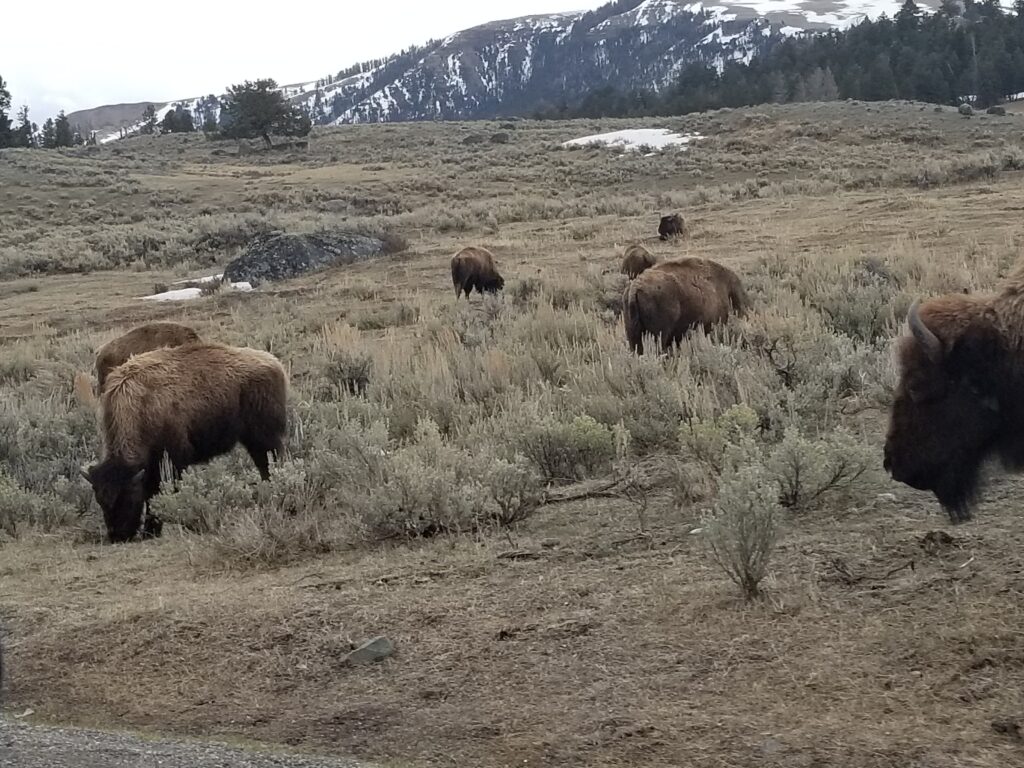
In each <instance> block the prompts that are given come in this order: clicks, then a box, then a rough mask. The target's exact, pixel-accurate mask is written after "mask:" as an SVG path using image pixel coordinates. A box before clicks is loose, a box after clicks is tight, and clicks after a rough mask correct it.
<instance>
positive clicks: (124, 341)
mask: <svg viewBox="0 0 1024 768" xmlns="http://www.w3.org/2000/svg"><path fill="white" fill-rule="evenodd" d="M197 341H199V334H198V333H196V332H195V331H194V330H192V329H191V328H189V327H188V326H186V325H178V324H177V323H148V324H146V325H140V326H138V327H137V328H133V329H132V330H130V331H128V333H126V334H124V335H123V336H118V337H117V338H116V339H113V340H111V341H108V342H107V343H106V344H104V345H103V346H102V347H100V348H99V349H98V350H97V351H96V383H97V388H98V391H99V392H102V391H103V385H104V383H105V382H106V380H107V376H108V375H109V374H110V372H111V371H112V370H114V369H115V368H117V366H119V365H121V363H123V362H125V361H126V360H127V359H128V358H129V357H131V356H132V355H139V354H142V353H143V352H152V351H153V350H154V349H161V348H162V347H180V346H181V345H183V344H192V343H193V342H197Z"/></svg>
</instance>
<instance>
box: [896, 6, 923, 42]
mask: <svg viewBox="0 0 1024 768" xmlns="http://www.w3.org/2000/svg"><path fill="white" fill-rule="evenodd" d="M920 25H921V9H920V8H919V7H918V5H917V3H915V2H914V0H904V3H903V5H902V7H900V9H899V11H897V12H896V30H897V32H899V34H900V36H901V37H904V38H906V37H908V36H910V35H913V34H914V33H915V32H917V31H918V29H919V28H920Z"/></svg>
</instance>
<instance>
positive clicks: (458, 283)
mask: <svg viewBox="0 0 1024 768" xmlns="http://www.w3.org/2000/svg"><path fill="white" fill-rule="evenodd" d="M452 285H453V286H454V287H455V300H456V301H458V300H459V295H460V294H461V293H462V286H463V281H462V265H461V264H460V263H458V262H455V263H453V264H452ZM466 295H467V296H468V295H469V293H467V294H466Z"/></svg>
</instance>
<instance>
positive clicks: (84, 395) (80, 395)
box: [72, 371, 99, 411]
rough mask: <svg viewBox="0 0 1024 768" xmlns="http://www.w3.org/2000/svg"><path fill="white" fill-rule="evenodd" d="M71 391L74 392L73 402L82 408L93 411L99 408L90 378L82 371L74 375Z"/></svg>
mask: <svg viewBox="0 0 1024 768" xmlns="http://www.w3.org/2000/svg"><path fill="white" fill-rule="evenodd" d="M72 389H73V390H74V394H75V400H77V401H78V404H79V405H81V406H82V407H83V408H88V409H89V410H90V411H95V410H96V409H97V408H98V407H99V399H98V398H97V397H96V389H95V387H94V386H93V383H92V377H91V376H90V375H89V374H88V373H84V372H82V371H79V372H78V373H76V374H75V380H74V383H73V385H72Z"/></svg>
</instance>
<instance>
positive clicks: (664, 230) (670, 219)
mask: <svg viewBox="0 0 1024 768" xmlns="http://www.w3.org/2000/svg"><path fill="white" fill-rule="evenodd" d="M682 234H683V217H682V216H680V215H679V214H678V213H673V214H672V215H671V216H662V217H661V223H660V224H658V237H660V238H661V239H662V240H668V239H669V238H670V237H679V236H680V235H682Z"/></svg>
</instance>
